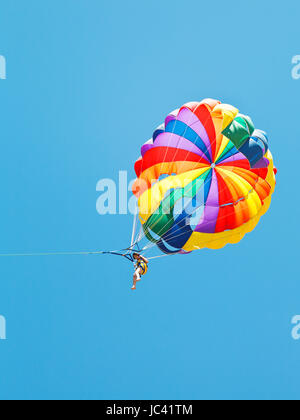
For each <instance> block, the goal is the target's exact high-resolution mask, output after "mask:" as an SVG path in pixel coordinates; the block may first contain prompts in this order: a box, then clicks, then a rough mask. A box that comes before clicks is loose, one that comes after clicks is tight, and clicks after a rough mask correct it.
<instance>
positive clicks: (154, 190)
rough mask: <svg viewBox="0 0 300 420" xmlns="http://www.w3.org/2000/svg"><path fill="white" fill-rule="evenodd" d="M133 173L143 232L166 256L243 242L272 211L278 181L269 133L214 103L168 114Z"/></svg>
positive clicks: (195, 104)
mask: <svg viewBox="0 0 300 420" xmlns="http://www.w3.org/2000/svg"><path fill="white" fill-rule="evenodd" d="M135 172H136V175H137V179H136V181H135V183H134V185H133V193H134V194H135V196H136V197H137V199H138V216H139V219H140V222H141V224H142V230H143V234H144V235H145V236H146V238H147V239H148V240H149V241H150V243H153V245H157V246H158V248H159V249H160V250H161V251H162V252H163V253H165V254H176V253H182V254H184V253H189V252H191V251H194V250H197V249H202V248H211V249H219V248H222V247H224V246H225V245H227V244H229V243H231V244H235V243H238V242H239V241H240V240H241V239H242V238H243V237H244V236H245V234H247V233H249V232H251V231H252V230H253V229H254V228H255V227H256V226H257V224H258V222H259V220H260V218H261V217H262V216H263V215H264V214H265V213H266V212H267V211H268V209H269V207H270V204H271V197H272V194H273V192H274V190H275V184H276V179H275V175H276V168H275V167H274V163H273V157H272V154H271V152H270V150H269V142H268V137H267V134H266V133H265V132H264V131H261V130H258V129H256V128H255V126H254V124H253V122H252V120H251V119H250V117H248V116H246V115H243V114H240V113H239V110H238V109H237V108H235V107H233V106H231V105H228V104H222V103H221V102H219V101H217V100H213V99H205V100H203V101H202V102H191V103H188V104H185V105H183V106H182V107H181V108H180V109H178V110H176V111H173V112H172V113H171V114H169V115H168V116H167V117H166V119H165V122H164V124H162V125H161V126H159V127H158V128H157V129H156V130H155V132H154V134H153V136H152V138H151V140H149V141H148V142H147V143H145V144H144V145H143V146H142V149H141V157H140V158H139V159H138V160H137V162H136V163H135Z"/></svg>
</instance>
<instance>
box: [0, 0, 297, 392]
mask: <svg viewBox="0 0 300 420" xmlns="http://www.w3.org/2000/svg"><path fill="white" fill-rule="evenodd" d="M0 8H1V14H0V54H1V55H4V56H5V57H6V60H7V80H0V97H1V105H0V107H1V117H0V121H1V124H0V133H1V154H0V180H1V181H0V183H1V197H2V199H1V218H0V232H1V234H0V251H1V253H2V252H5V253H6V252H41V251H85V250H97V249H117V248H121V247H124V246H127V245H128V243H129V242H130V234H131V224H132V217H131V216H129V215H128V216H121V215H118V216H100V215H99V214H97V212H96V200H97V198H98V197H99V193H97V191H96V184H97V181H98V180H99V179H101V178H112V179H115V180H117V179H118V171H119V170H128V171H129V176H130V177H133V176H134V172H133V163H134V161H135V159H136V158H137V157H138V155H139V148H140V146H141V144H142V143H143V142H144V141H146V140H147V139H148V138H150V137H151V135H152V131H153V129H154V128H155V127H156V126H157V125H158V124H159V123H161V122H162V120H163V118H164V117H165V116H166V115H167V113H168V112H169V111H171V110H173V109H175V108H177V107H178V106H180V105H182V104H183V103H185V102H188V101H191V100H196V101H197V100H199V101H200V100H201V99H203V98H206V97H212V98H216V99H220V100H221V101H223V102H227V103H231V104H233V105H236V106H237V107H239V109H240V110H241V112H243V113H245V114H248V115H251V117H252V119H253V121H254V123H255V125H256V126H257V127H258V128H261V129H264V130H266V131H267V132H268V133H269V137H270V146H271V149H272V152H273V154H274V158H275V163H276V165H277V167H278V169H279V174H278V184H277V190H276V194H275V196H274V200H273V202H272V206H271V209H270V211H269V213H268V214H267V215H266V216H265V217H264V218H263V219H262V221H261V223H260V224H259V226H258V228H257V229H256V230H255V231H254V232H253V233H251V234H250V235H248V236H247V237H246V238H245V239H244V240H243V241H242V242H241V243H240V244H239V245H236V246H228V247H226V248H225V249H224V250H221V251H217V252H216V251H209V250H205V251H201V252H198V253H194V254H192V255H189V256H186V257H182V256H178V257H173V258H165V259H161V260H158V261H157V262H155V263H153V264H151V267H150V271H149V274H148V275H147V277H146V278H145V281H143V283H142V284H140V285H139V287H138V290H137V292H136V293H133V292H131V291H130V281H131V276H132V267H131V266H130V265H129V264H128V263H127V262H126V261H123V260H122V259H117V258H114V257H98V256H96V257H93V256H84V257H45V258H18V259H14V258H6V259H5V258H3V259H1V261H0V279H1V280H0V314H1V315H4V316H5V317H6V320H7V338H8V339H7V340H6V341H0V372H1V374H0V398H1V399H7V398H8V399H15V398H21V399H63V398H66V399H219V398H220V399H231V398H234V399H248V398H258V399H260V398H267V399H277V398H280V399H285V398H295V399H298V398H300V341H294V340H292V338H291V330H292V325H291V319H292V317H293V316H294V315H297V314H299V313H300V284H299V256H298V252H299V239H298V238H299V232H300V229H299V204H300V200H299V182H298V177H299V171H298V165H299V162H298V155H299V138H300V125H299V115H300V114H299V102H300V80H293V79H292V77H291V70H292V64H291V60H292V57H293V56H294V55H296V54H300V45H299V39H300V33H299V32H300V30H299V12H300V5H299V1H296V0H295V1H291V0H287V1H285V2H284V3H283V4H282V6H281V7H278V6H277V3H274V2H273V3H271V2H270V1H252V2H251V3H249V4H248V3H245V2H240V1H231V2H223V1H214V2H207V1H202V0H201V1H200V0H191V1H189V2H183V1H177V0H172V1H169V0H164V1H156V0H155V1H150V2H146V1H130V0H129V1H126V2H125V1H112V2H105V1H102V0H97V1H96V0H76V1H75V0H63V1H62V0H51V1H50V0H47V1H43V2H42V1H39V0H27V1H26V2H25V1H22V0H18V1H10V2H9V1H4V0H1V1H0Z"/></svg>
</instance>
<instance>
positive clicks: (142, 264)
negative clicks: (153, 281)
mask: <svg viewBox="0 0 300 420" xmlns="http://www.w3.org/2000/svg"><path fill="white" fill-rule="evenodd" d="M136 268H140V269H141V270H142V273H141V274H142V276H144V275H145V274H147V271H148V265H147V264H146V263H145V261H143V260H139V261H138V262H137V264H136Z"/></svg>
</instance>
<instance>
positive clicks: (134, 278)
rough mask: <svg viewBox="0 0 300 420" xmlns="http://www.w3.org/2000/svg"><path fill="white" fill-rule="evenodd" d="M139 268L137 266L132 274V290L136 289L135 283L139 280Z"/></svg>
mask: <svg viewBox="0 0 300 420" xmlns="http://www.w3.org/2000/svg"><path fill="white" fill-rule="evenodd" d="M141 271H142V270H141V269H140V268H138V269H137V270H136V272H135V273H134V276H133V286H132V288H131V289H132V290H135V289H136V283H137V282H138V281H140V280H141V274H142V273H141Z"/></svg>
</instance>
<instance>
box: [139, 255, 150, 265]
mask: <svg viewBox="0 0 300 420" xmlns="http://www.w3.org/2000/svg"><path fill="white" fill-rule="evenodd" d="M140 257H141V259H142V260H143V261H144V263H146V264H149V260H147V258H146V257H143V255H140Z"/></svg>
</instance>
